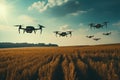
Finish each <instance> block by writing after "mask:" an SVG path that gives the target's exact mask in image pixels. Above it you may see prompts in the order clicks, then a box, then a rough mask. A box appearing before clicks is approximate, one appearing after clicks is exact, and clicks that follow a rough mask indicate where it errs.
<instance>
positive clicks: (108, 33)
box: [103, 32, 111, 36]
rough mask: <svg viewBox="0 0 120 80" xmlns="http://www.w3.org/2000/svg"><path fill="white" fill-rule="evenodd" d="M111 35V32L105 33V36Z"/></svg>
mask: <svg viewBox="0 0 120 80" xmlns="http://www.w3.org/2000/svg"><path fill="white" fill-rule="evenodd" d="M110 34H111V32H107V33H103V35H107V36H108V35H110Z"/></svg>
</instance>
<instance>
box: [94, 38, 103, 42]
mask: <svg viewBox="0 0 120 80" xmlns="http://www.w3.org/2000/svg"><path fill="white" fill-rule="evenodd" d="M100 39H101V38H93V40H95V41H98V40H100Z"/></svg>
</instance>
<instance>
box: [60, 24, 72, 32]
mask: <svg viewBox="0 0 120 80" xmlns="http://www.w3.org/2000/svg"><path fill="white" fill-rule="evenodd" d="M60 30H61V31H71V30H72V29H71V28H70V26H69V25H67V24H66V25H62V26H60Z"/></svg>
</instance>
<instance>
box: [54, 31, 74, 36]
mask: <svg viewBox="0 0 120 80" xmlns="http://www.w3.org/2000/svg"><path fill="white" fill-rule="evenodd" d="M54 33H55V34H56V37H57V35H59V37H60V36H62V37H65V36H66V37H67V35H70V37H71V36H72V31H65V32H62V31H54Z"/></svg>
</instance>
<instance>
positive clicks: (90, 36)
mask: <svg viewBox="0 0 120 80" xmlns="http://www.w3.org/2000/svg"><path fill="white" fill-rule="evenodd" d="M86 37H87V38H93V37H94V35H91V36H86Z"/></svg>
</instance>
